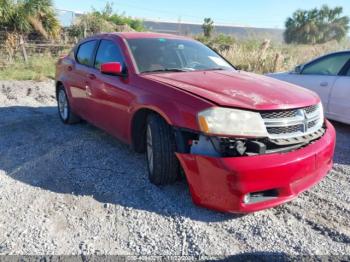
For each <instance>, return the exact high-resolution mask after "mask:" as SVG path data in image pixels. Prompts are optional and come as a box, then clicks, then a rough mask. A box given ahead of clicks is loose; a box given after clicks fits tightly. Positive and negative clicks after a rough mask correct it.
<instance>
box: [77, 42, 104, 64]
mask: <svg viewBox="0 0 350 262" xmlns="http://www.w3.org/2000/svg"><path fill="white" fill-rule="evenodd" d="M93 41H94V42H96V43H95V47H94V50H93V51H92V54H91V57H90V59H89V62H90V63H89V65H85V64H82V63H80V62H79V59H78V57H77V56H78V53H79V49H80V47H81V46H82V45H83V44H86V43H89V42H93ZM99 42H100V39H89V40H87V41H84V42H81V43H80V44H79V45H78V47H77V48H76V52H75V56H74V58H75V61H76V62H77V63H78V64H79V65H82V66H86V67H89V68H94V64H95V57H96V50H97V47H98V46H99ZM91 62H93V63H92V66H91Z"/></svg>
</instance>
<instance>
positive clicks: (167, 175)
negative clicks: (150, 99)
mask: <svg viewBox="0 0 350 262" xmlns="http://www.w3.org/2000/svg"><path fill="white" fill-rule="evenodd" d="M146 156H147V164H148V173H149V179H150V181H151V182H152V183H153V184H156V185H166V184H171V183H174V182H175V181H176V180H177V179H178V170H179V162H178V160H177V158H176V156H175V137H174V133H173V131H172V128H171V126H169V125H168V124H167V123H166V122H165V121H164V119H163V118H161V117H160V116H158V115H155V114H152V115H149V116H148V119H147V128H146Z"/></svg>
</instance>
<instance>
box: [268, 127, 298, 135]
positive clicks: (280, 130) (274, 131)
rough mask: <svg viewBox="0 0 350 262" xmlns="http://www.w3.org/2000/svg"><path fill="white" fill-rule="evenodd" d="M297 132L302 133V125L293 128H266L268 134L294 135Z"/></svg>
mask: <svg viewBox="0 0 350 262" xmlns="http://www.w3.org/2000/svg"><path fill="white" fill-rule="evenodd" d="M299 131H303V126H302V125H294V126H280V127H267V132H268V133H269V134H274V135H276V134H290V133H296V132H299Z"/></svg>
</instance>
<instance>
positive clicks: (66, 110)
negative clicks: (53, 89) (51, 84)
mask: <svg viewBox="0 0 350 262" xmlns="http://www.w3.org/2000/svg"><path fill="white" fill-rule="evenodd" d="M57 108H58V114H59V116H60V119H61V120H62V122H63V123H65V124H74V123H77V122H79V121H80V118H79V117H78V116H77V115H75V114H74V113H73V112H72V110H71V107H70V105H69V101H68V97H67V93H66V90H65V89H64V87H63V86H60V87H59V88H58V91H57Z"/></svg>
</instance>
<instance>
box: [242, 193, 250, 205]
mask: <svg viewBox="0 0 350 262" xmlns="http://www.w3.org/2000/svg"><path fill="white" fill-rule="evenodd" d="M249 202H250V193H249V194H246V195H245V196H244V197H243V203H244V204H248V203H249Z"/></svg>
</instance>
